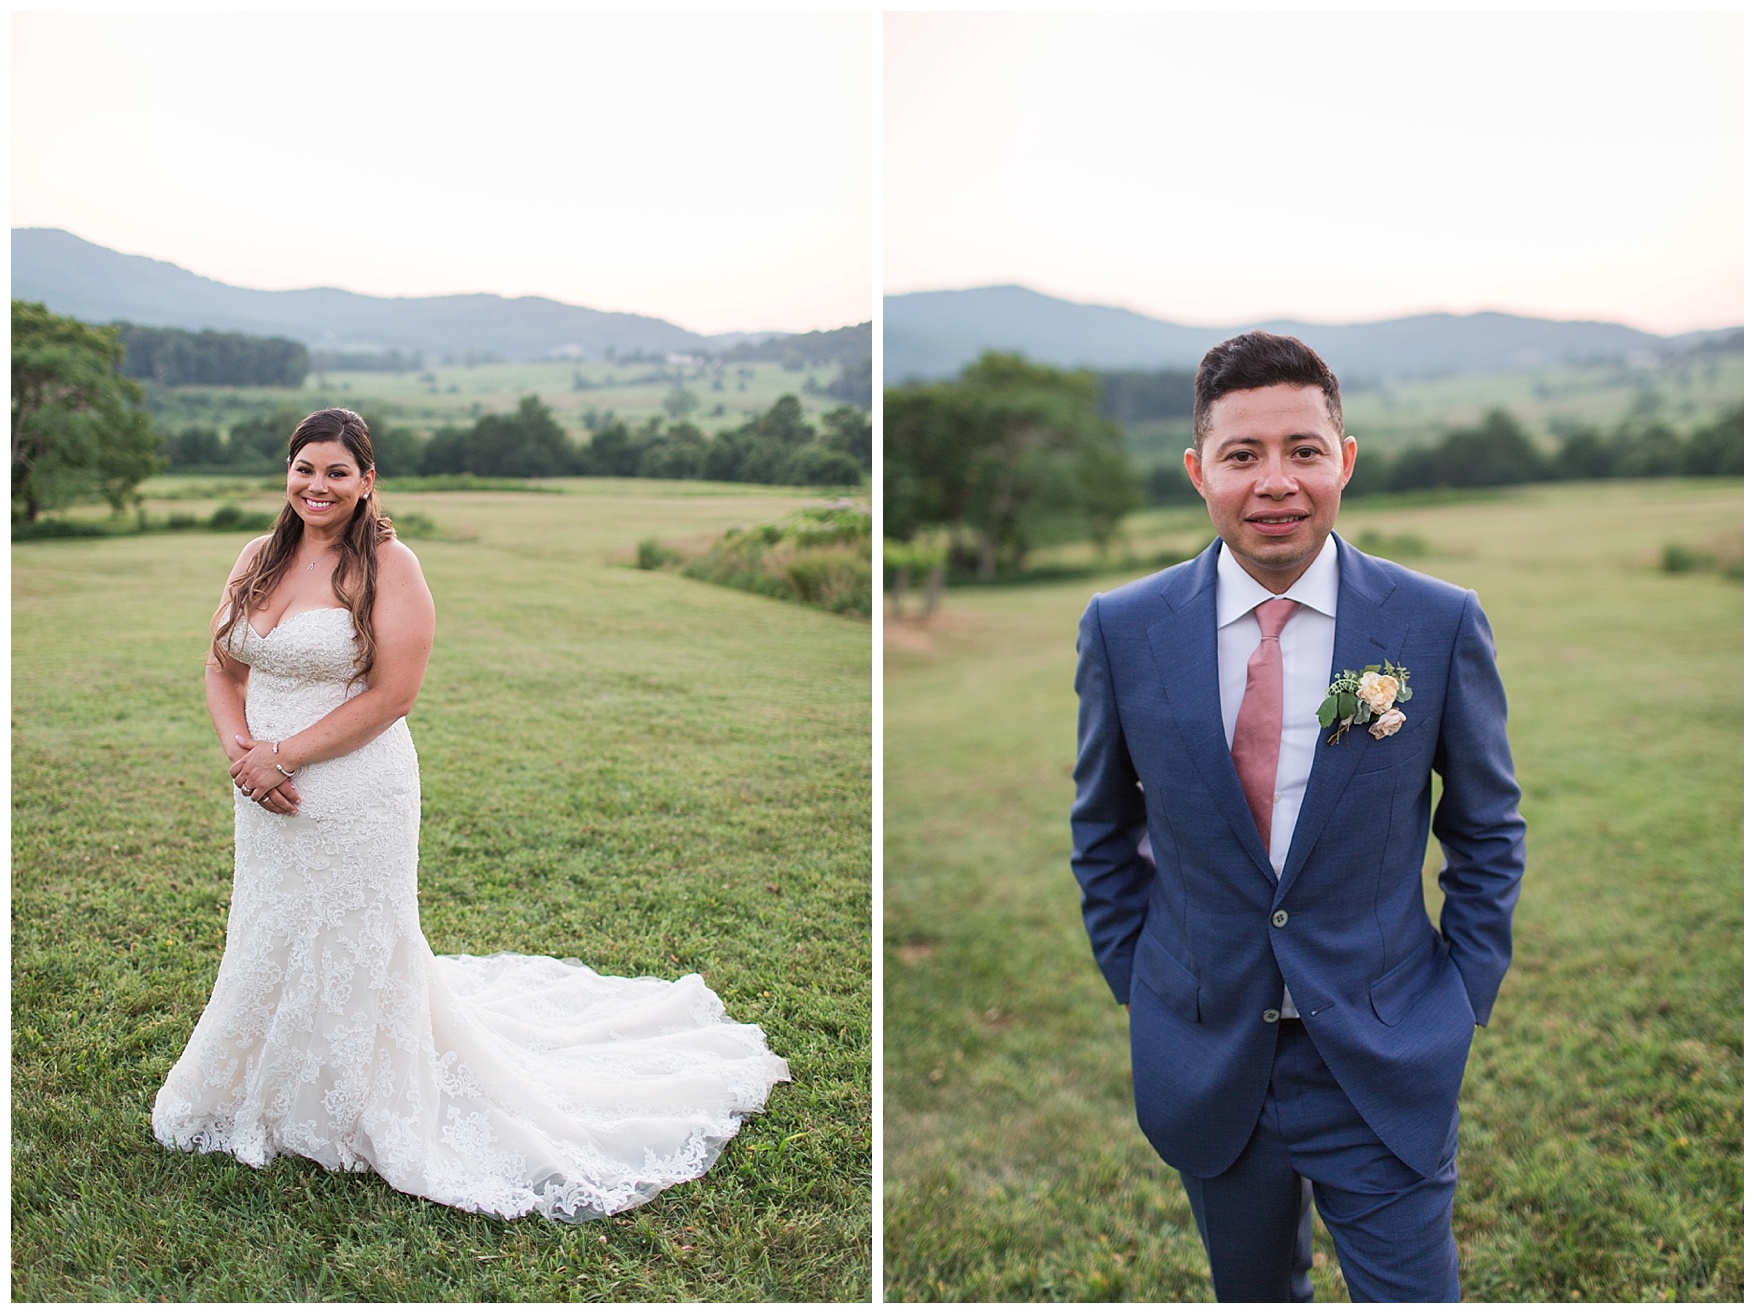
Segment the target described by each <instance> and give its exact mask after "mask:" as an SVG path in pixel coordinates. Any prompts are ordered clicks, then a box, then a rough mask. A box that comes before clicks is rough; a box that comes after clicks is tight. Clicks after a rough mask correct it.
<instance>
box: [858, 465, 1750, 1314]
mask: <svg viewBox="0 0 1755 1314" xmlns="http://www.w3.org/2000/svg"><path fill="white" fill-rule="evenodd" d="M1742 498H1743V489H1742V484H1741V482H1740V481H1734V482H1733V481H1690V482H1681V481H1664V482H1654V483H1642V484H1598V485H1582V486H1572V487H1553V486H1550V487H1544V488H1533V489H1524V490H1518V491H1516V492H1514V493H1512V494H1509V495H1507V496H1505V497H1503V498H1498V499H1494V500H1490V501H1483V502H1480V503H1478V504H1474V505H1468V504H1457V505H1447V506H1444V505H1440V506H1426V507H1423V508H1418V507H1406V508H1400V509H1398V508H1397V506H1396V505H1395V504H1394V503H1393V502H1390V501H1378V502H1376V503H1374V504H1372V505H1370V506H1369V507H1368V508H1365V509H1361V510H1359V511H1356V512H1354V511H1349V510H1347V509H1346V508H1345V507H1344V506H1343V512H1342V516H1341V523H1340V528H1341V530H1342V532H1343V533H1347V534H1353V535H1362V534H1363V533H1365V532H1366V531H1374V532H1376V533H1377V534H1378V535H1379V536H1380V538H1382V539H1384V540H1387V541H1391V542H1394V541H1395V540H1396V539H1398V538H1400V539H1404V540H1405V539H1406V538H1408V537H1410V536H1411V537H1414V538H1416V539H1418V540H1421V541H1423V543H1424V545H1425V548H1426V549H1427V550H1426V551H1425V552H1424V553H1423V554H1421V555H1417V556H1413V557H1408V558H1406V560H1407V564H1409V565H1412V566H1413V567H1414V568H1416V569H1419V570H1424V571H1426V572H1428V573H1431V574H1436V575H1439V576H1442V577H1444V578H1447V579H1451V580H1454V581H1456V582H1458V583H1461V584H1464V585H1467V586H1468V587H1471V588H1474V589H1477V590H1478V591H1479V593H1480V596H1481V600H1482V603H1483V605H1484V607H1485V608H1486V611H1487V615H1488V617H1489V619H1490V620H1491V622H1492V624H1493V627H1494V631H1495V635H1496V638H1497V641H1498V646H1499V660H1500V668H1501V670H1502V672H1503V674H1504V677H1505V681H1506V685H1507V688H1508V691H1509V694H1510V699H1511V740H1512V749H1513V752H1514V754H1515V757H1516V761H1517V767H1518V776H1519V779H1520V781H1521V783H1522V784H1523V787H1524V791H1525V796H1524V805H1523V810H1524V814H1525V816H1526V817H1527V819H1528V821H1529V827H1530V829H1529V845H1528V849H1529V862H1528V870H1527V874H1526V877H1525V881H1524V888H1523V897H1522V900H1521V902H1520V903H1519V905H1518V911H1517V931H1516V938H1517V949H1516V960H1515V962H1514V963H1513V965H1512V969H1511V973H1510V976H1509V977H1508V978H1507V980H1506V983H1505V987H1504V990H1503V992H1502V994H1501V995H1500V998H1499V1003H1498V1005H1497V1007H1496V1009H1495V1011H1494V1014H1493V1021H1492V1025H1491V1026H1490V1027H1488V1028H1487V1029H1486V1030H1484V1031H1481V1032H1478V1033H1477V1036H1476V1042H1475V1050H1474V1055H1473V1058H1472V1060H1471V1062H1470V1065H1469V1071H1468V1076H1467V1079H1466V1081H1465V1083H1464V1087H1463V1095H1462V1106H1463V1107H1462V1133H1461V1150H1460V1154H1459V1173H1460V1178H1461V1181H1460V1186H1459V1190H1458V1195H1457V1209H1456V1216H1455V1227H1456V1234H1457V1239H1458V1242H1459V1245H1460V1249H1461V1256H1462V1284H1463V1295H1464V1298H1465V1299H1468V1300H1519V1301H1536V1300H1540V1301H1547V1300H1555V1301H1565V1300H1599V1301H1632V1300H1646V1301H1662V1300H1722V1301H1739V1300H1741V1299H1742V1298H1743V1215H1742V1202H1743V1144H1742V1071H1743V1057H1742V1051H1743V955H1742V944H1743V916H1742V909H1743V883H1742V872H1743V860H1742V799H1743V767H1742V743H1743V735H1742V731H1743V699H1742V688H1743V681H1742V614H1743V591H1742V586H1741V584H1740V583H1738V582H1735V581H1733V580H1731V579H1729V578H1727V577H1725V576H1724V575H1722V574H1718V573H1705V572H1703V573H1694V574H1666V573H1663V572H1662V571H1660V570H1659V569H1658V568H1657V567H1658V562H1659V560H1660V553H1661V550H1662V547H1663V545H1664V544H1665V543H1668V542H1675V543H1678V544H1681V545H1683V546H1685V547H1688V548H1690V549H1693V550H1698V551H1701V552H1702V553H1707V552H1719V553H1721V554H1722V553H1723V552H1724V551H1725V549H1726V545H1727V544H1733V545H1735V544H1740V541H1741V527H1742ZM1169 531H1176V532H1184V533H1188V534H1194V532H1195V526H1194V525H1193V524H1192V523H1189V524H1182V523H1180V522H1178V523H1177V524H1175V525H1171V524H1169V523H1165V524H1161V525H1157V526H1155V529H1154V531H1153V532H1169ZM1196 537H1198V535H1197V536H1196ZM1207 537H1210V532H1209V534H1208V535H1207ZM1193 546H1194V540H1192V539H1191V541H1190V543H1189V547H1190V548H1191V549H1192V547H1193ZM1415 546H1416V547H1418V544H1416V545H1415ZM1406 547H1407V544H1406V543H1405V542H1404V544H1403V549H1404V550H1405V549H1406ZM1736 551H1737V552H1738V553H1739V554H1740V547H1739V548H1736ZM1120 582H1121V577H1119V576H1117V577H1113V578H1106V579H1099V580H1095V581H1092V582H1088V583H1072V584H1068V583H1057V584H1043V585H1036V586H1030V587H1018V588H1007V589H989V590H977V589H964V590H958V591H954V592H953V593H952V594H951V595H950V597H949V600H948V601H947V603H946V610H945V612H944V613H943V614H942V615H941V616H940V617H939V618H938V619H937V620H935V622H934V623H933V624H932V625H931V626H929V627H928V628H926V629H924V630H922V629H921V628H920V627H919V626H918V625H902V626H898V625H895V624H894V623H892V624H891V627H890V630H889V631H887V632H886V643H887V644H888V647H887V652H886V660H885V666H886V685H885V689H886V692H885V707H884V718H885V777H884V808H885V816H884V842H885V858H884V861H885V871H884V899H885V907H884V986H885V1018H884V1026H885V1037H884V1049H883V1063H884V1095H885V1137H884V1157H885V1163H884V1199H885V1230H884V1246H885V1252H886V1253H885V1259H884V1266H885V1273H884V1285H885V1291H886V1293H887V1295H888V1296H889V1298H891V1299H911V1300H919V1299H928V1300H930V1299H938V1300H1032V1299H1096V1300H1205V1299H1211V1287H1210V1285H1209V1284H1208V1281H1207V1276H1206V1264H1205V1259H1204V1256H1203V1254H1202V1251H1201V1246H1200V1240H1199V1238H1198V1236H1197V1235H1196V1233H1195V1231H1194V1228H1193V1225H1192V1222H1191V1219H1190V1215H1189V1212H1188V1207H1187V1202H1186V1200H1185V1198H1184V1196H1183V1193H1182V1188H1181V1186H1180V1184H1179V1183H1178V1181H1177V1179H1176V1176H1175V1174H1174V1173H1173V1172H1172V1171H1171V1170H1170V1169H1168V1168H1167V1167H1166V1166H1165V1165H1164V1164H1162V1163H1161V1162H1160V1161H1159V1160H1158V1159H1157V1158H1156V1156H1155V1155H1154V1154H1153V1153H1152V1151H1151V1149H1150V1148H1149V1147H1148V1146H1147V1144H1146V1142H1145V1140H1144V1138H1143V1137H1142V1136H1141V1135H1140V1133H1139V1131H1138V1128H1137V1127H1136V1125H1135V1123H1134V1118H1133V1107H1132V1094H1131V1087H1130V1077H1129V1070H1128V1049H1127V1040H1126V1021H1125V1017H1124V1015H1123V1013H1122V1010H1121V1009H1119V1008H1117V1007H1115V1005H1114V1003H1113V1002H1112V1001H1111V999H1110V997H1109V994H1108V991H1107V989H1106V988H1105V987H1104V985H1103V983H1102V981H1101V979H1100V977H1099V976H1098V973H1097V970H1096V968H1095V966H1094V964H1093V963H1092V962H1091V958H1090V951H1089V948H1088V946H1087V944H1086V941H1085V937H1084V931H1083V927H1082V925H1081V923H1080V920H1079V911H1078V894H1077V887H1076V885H1075V883H1074V881H1073V878H1072V875H1071V873H1070V871H1069V870H1068V867H1067V860H1066V855H1067V846H1068V831H1067V821H1066V815H1067V809H1068V807H1069V805H1070V803H1071V797H1072V789H1071V782H1070V772H1071V767H1072V757H1073V747H1074V736H1073V722H1074V715H1075V711H1076V699H1075V697H1074V695H1073V692H1072V674H1073V664H1074V653H1073V641H1074V637H1075V635H1076V632H1077V621H1078V616H1079V613H1080V611H1081V610H1082V609H1083V607H1084V604H1085V602H1086V600H1087V599H1088V598H1089V596H1090V594H1091V593H1092V592H1093V591H1094V590H1095V589H1100V588H1109V587H1113V586H1114V585H1115V584H1118V583H1120ZM1436 865H1437V864H1436V858H1435V855H1434V858H1433V860H1431V861H1429V864H1428V873H1427V874H1428V886H1429V888H1428V902H1429V905H1430V906H1431V908H1432V909H1433V911H1434V912H1435V911H1436V907H1437V892H1436V889H1435V888H1433V887H1432V880H1431V878H1432V876H1433V875H1434V873H1435V871H1436ZM1317 1247H1318V1265H1319V1266H1318V1268H1317V1270H1316V1272H1315V1275H1314V1276H1315V1280H1316V1284H1317V1296H1318V1299H1323V1300H1344V1299H1345V1298H1346V1296H1345V1287H1344V1285H1343V1283H1342V1281H1341V1278H1340V1274H1339V1270H1338V1268H1337V1267H1336V1264H1335V1258H1334V1251H1333V1247H1332V1244H1330V1242H1329V1240H1328V1238H1327V1236H1326V1235H1325V1234H1324V1233H1323V1231H1322V1230H1321V1228H1320V1225H1319V1227H1318V1233H1317Z"/></svg>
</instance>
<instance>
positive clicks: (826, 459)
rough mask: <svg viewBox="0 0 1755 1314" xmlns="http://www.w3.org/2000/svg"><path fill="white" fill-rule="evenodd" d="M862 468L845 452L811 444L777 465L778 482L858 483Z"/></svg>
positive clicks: (798, 449) (862, 472)
mask: <svg viewBox="0 0 1755 1314" xmlns="http://www.w3.org/2000/svg"><path fill="white" fill-rule="evenodd" d="M864 475H865V471H863V470H861V469H860V468H859V462H857V461H855V460H854V459H853V458H852V457H851V456H849V455H847V453H846V452H836V451H831V450H830V449H829V448H827V447H822V446H819V445H818V444H816V443H811V444H810V445H809V446H806V447H799V448H796V449H795V450H794V451H793V452H792V453H791V455H789V456H788V457H787V458H786V462H785V464H784V465H782V466H781V467H780V478H779V480H778V482H780V483H782V484H831V485H841V484H858V483H860V482H861V481H862V479H863V477H864Z"/></svg>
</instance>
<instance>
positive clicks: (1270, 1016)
mask: <svg viewBox="0 0 1755 1314" xmlns="http://www.w3.org/2000/svg"><path fill="white" fill-rule="evenodd" d="M1261 1020H1262V1021H1263V1022H1278V1021H1279V1020H1280V1010H1279V1009H1277V1008H1270V1009H1267V1010H1266V1011H1264V1012H1263V1013H1262V1015H1261Z"/></svg>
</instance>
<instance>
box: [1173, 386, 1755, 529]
mask: <svg viewBox="0 0 1755 1314" xmlns="http://www.w3.org/2000/svg"><path fill="white" fill-rule="evenodd" d="M1556 437H1557V439H1558V444H1557V445H1556V446H1554V447H1553V449H1552V450H1549V451H1544V450H1543V449H1542V448H1541V447H1540V446H1538V445H1537V443H1536V441H1535V438H1534V436H1533V435H1531V433H1530V432H1529V430H1528V429H1526V428H1525V427H1524V426H1523V425H1522V424H1520V423H1519V422H1518V420H1517V418H1516V417H1515V416H1513V415H1512V414H1510V413H1509V412H1508V411H1506V410H1504V409H1502V408H1498V407H1494V408H1492V409H1490V410H1488V411H1486V412H1485V413H1484V414H1483V415H1482V417H1481V419H1480V422H1479V423H1477V424H1473V425H1468V426H1465V427H1463V428H1457V429H1451V430H1448V431H1447V432H1446V433H1445V434H1444V435H1443V437H1441V438H1440V439H1439V440H1438V441H1437V442H1435V443H1431V444H1424V445H1421V446H1416V447H1408V448H1404V449H1403V450H1402V451H1400V452H1396V453H1385V452H1379V451H1377V450H1375V449H1374V448H1373V447H1372V446H1371V445H1370V444H1369V443H1361V444H1360V446H1359V457H1358V462H1357V464H1355V466H1354V467H1353V478H1352V481H1351V482H1350V483H1348V485H1347V491H1348V493H1350V494H1352V495H1353V496H1355V497H1357V496H1360V495H1363V494H1366V493H1403V492H1413V491H1416V490H1420V489H1431V488H1503V487H1508V486H1511V485H1514V484H1533V483H1542V482H1546V481H1550V480H1569V479H1665V478H1680V477H1685V476H1705V475H1734V476H1738V477H1741V475H1742V473H1743V408H1742V407H1741V406H1734V407H1728V408H1726V409H1725V410H1723V411H1721V412H1720V413H1719V414H1718V415H1716V416H1713V417H1712V418H1710V419H1707V420H1703V421H1701V422H1700V423H1699V424H1697V425H1696V426H1694V427H1693V428H1692V429H1690V430H1687V431H1683V430H1680V429H1677V428H1676V427H1675V426H1673V425H1670V424H1668V423H1666V422H1664V421H1662V420H1656V419H1652V418H1650V417H1641V416H1633V415H1630V416H1627V417H1625V418H1623V419H1622V420H1620V421H1618V422H1617V423H1615V424H1614V425H1611V426H1609V427H1608V428H1607V429H1602V428H1598V427H1596V426H1594V425H1583V424H1571V425H1567V426H1564V427H1562V428H1561V429H1560V431H1559V432H1558V433H1557V434H1556ZM1146 492H1147V499H1148V500H1149V501H1151V502H1152V503H1154V504H1156V505H1172V504H1175V503H1193V502H1197V501H1199V500H1200V499H1199V496H1198V494H1196V493H1195V491H1194V489H1193V487H1191V486H1190V484H1189V482H1188V475H1187V474H1186V472H1184V470H1183V468H1182V463H1181V461H1179V460H1178V461H1175V462H1174V463H1172V462H1168V461H1167V462H1164V463H1163V464H1160V465H1156V466H1153V467H1152V468H1151V469H1150V470H1148V471H1147V472H1146Z"/></svg>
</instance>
